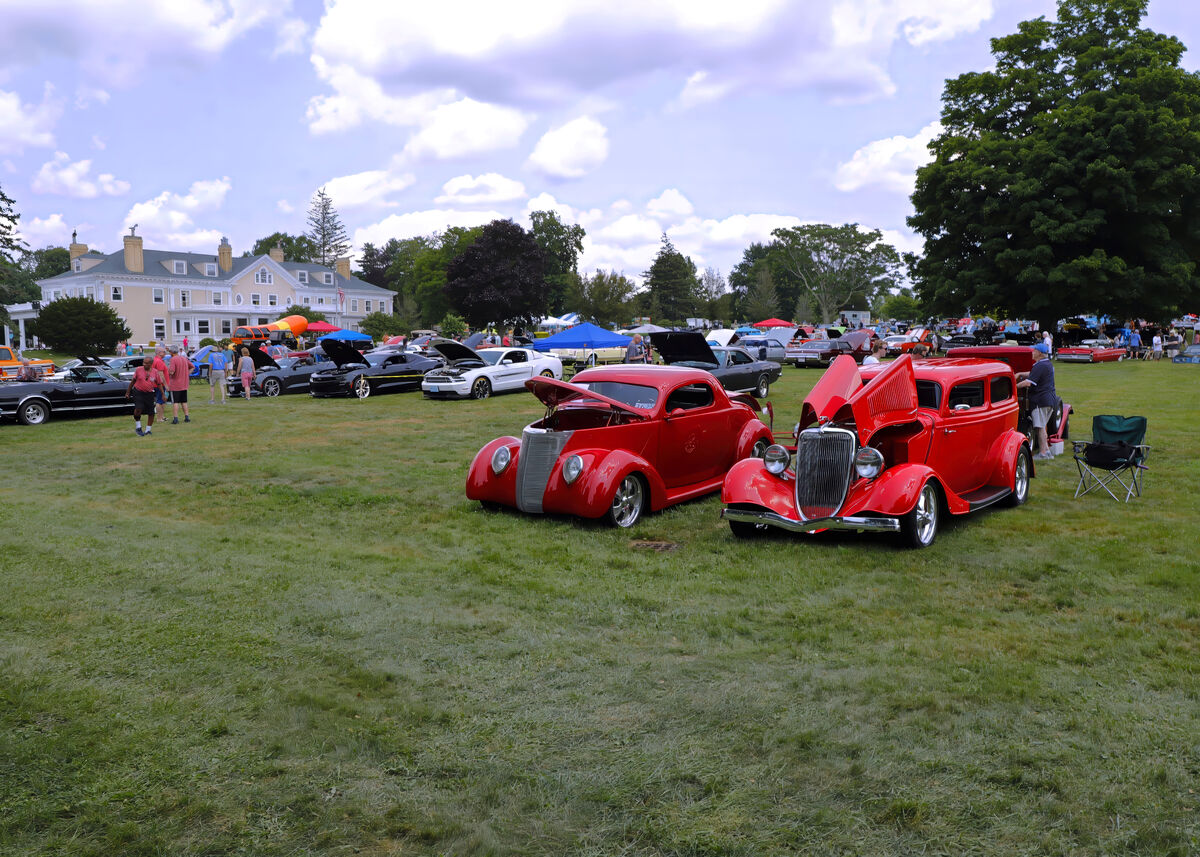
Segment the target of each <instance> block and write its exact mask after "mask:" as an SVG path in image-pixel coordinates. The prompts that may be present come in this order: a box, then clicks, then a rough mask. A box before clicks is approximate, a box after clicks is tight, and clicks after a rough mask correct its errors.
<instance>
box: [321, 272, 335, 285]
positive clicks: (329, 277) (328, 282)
mask: <svg viewBox="0 0 1200 857" xmlns="http://www.w3.org/2000/svg"><path fill="white" fill-rule="evenodd" d="M322 280H324V282H325V285H327V286H332V285H333V274H331V273H329V272H328V271H326V272H325V273H324V274H323V275H322Z"/></svg>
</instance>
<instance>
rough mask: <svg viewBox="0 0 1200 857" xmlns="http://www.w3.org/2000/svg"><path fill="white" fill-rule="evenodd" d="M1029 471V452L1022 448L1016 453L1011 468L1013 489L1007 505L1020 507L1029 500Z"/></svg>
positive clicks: (1030, 464) (1030, 467)
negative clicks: (1014, 461) (1015, 461)
mask: <svg viewBox="0 0 1200 857" xmlns="http://www.w3.org/2000/svg"><path fill="white" fill-rule="evenodd" d="M1031 469H1032V463H1031V461H1030V458H1029V450H1028V449H1027V448H1026V447H1024V446H1022V447H1021V451H1020V452H1018V453H1017V463H1016V465H1015V466H1014V467H1013V488H1012V493H1011V494H1009V495H1008V505H1010V506H1022V505H1024V504H1025V501H1026V500H1028V499H1029V472H1030V470H1031Z"/></svg>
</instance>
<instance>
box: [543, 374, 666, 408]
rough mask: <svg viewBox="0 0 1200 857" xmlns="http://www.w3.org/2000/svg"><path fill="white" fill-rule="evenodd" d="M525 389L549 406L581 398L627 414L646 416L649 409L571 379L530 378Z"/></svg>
mask: <svg viewBox="0 0 1200 857" xmlns="http://www.w3.org/2000/svg"><path fill="white" fill-rule="evenodd" d="M525 389H527V390H528V391H529V392H531V393H533V395H535V396H537V397H538V400H539V401H540V402H541V403H542V404H543V405H545V406H546V407H548V408H557V407H559V406H560V405H565V404H566V403H567V402H574V401H577V400H579V399H584V398H586V399H593V400H595V401H597V402H603V403H604V404H606V405H608V406H609V407H610V408H616V409H617V410H620V411H624V412H625V413H627V414H633V415H635V416H638V417H644V416H646V414H647V411H644V410H642V409H640V408H634V407H631V406H629V405H627V404H625V403H624V402H620V401H617V400H616V399H610V398H609V397H608V396H602V395H600V394H599V393H593V392H592V391H591V390H587V389H584V388H583V387H581V386H580V385H578V384H572V383H571V382H570V381H560V380H558V379H557V378H543V377H540V376H539V377H537V378H530V379H529V380H528V381H526V382H525Z"/></svg>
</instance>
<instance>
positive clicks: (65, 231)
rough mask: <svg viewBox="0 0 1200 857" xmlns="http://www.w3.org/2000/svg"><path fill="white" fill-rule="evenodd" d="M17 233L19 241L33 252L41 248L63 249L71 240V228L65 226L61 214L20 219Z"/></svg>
mask: <svg viewBox="0 0 1200 857" xmlns="http://www.w3.org/2000/svg"><path fill="white" fill-rule="evenodd" d="M17 231H18V233H19V234H20V236H21V239H22V240H23V241H24V242H25V243H26V244H28V245H29V247H30V248H31V249H33V250H38V249H41V248H42V247H54V246H58V247H65V246H67V244H68V243H70V240H71V227H69V226H68V225H67V224H66V221H64V220H63V216H62V215H61V214H51V215H50V216H49V217H46V218H41V217H35V218H33V219H31V220H30V219H26V218H21V222H20V224H19V228H18V230H17Z"/></svg>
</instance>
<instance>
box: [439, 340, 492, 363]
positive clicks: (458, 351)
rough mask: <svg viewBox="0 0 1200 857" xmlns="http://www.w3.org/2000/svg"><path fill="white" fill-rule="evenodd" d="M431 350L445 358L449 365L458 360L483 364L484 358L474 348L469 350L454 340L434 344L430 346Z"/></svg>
mask: <svg viewBox="0 0 1200 857" xmlns="http://www.w3.org/2000/svg"><path fill="white" fill-rule="evenodd" d="M429 350H430V351H436V352H437V353H438V354H440V355H442V356H443V357H445V358H446V362H447V363H454V362H456V361H458V360H478V361H480V362H481V363H482V362H483V358H482V357H480V356H479V352H478V351H476V350H475V349H474V348H467V346H465V345H463V344H462V343H461V342H455V341H454V340H452V339H447V340H442V341H441V342H434V343H432V344H431V345H430V346H429Z"/></svg>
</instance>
